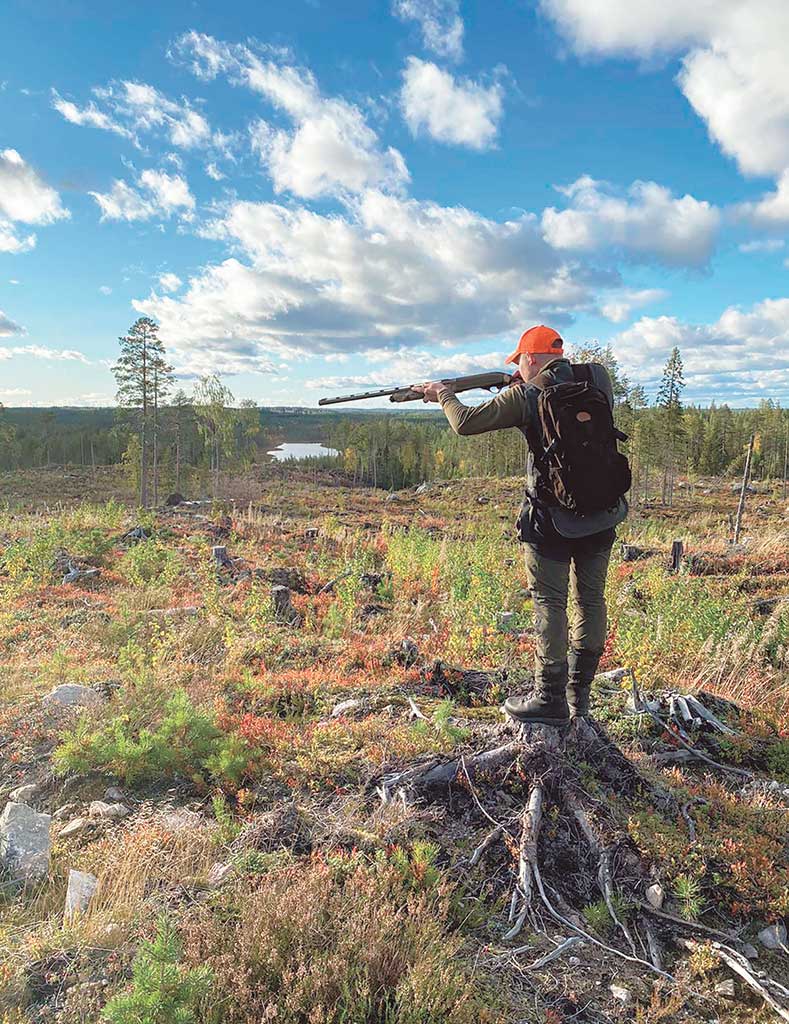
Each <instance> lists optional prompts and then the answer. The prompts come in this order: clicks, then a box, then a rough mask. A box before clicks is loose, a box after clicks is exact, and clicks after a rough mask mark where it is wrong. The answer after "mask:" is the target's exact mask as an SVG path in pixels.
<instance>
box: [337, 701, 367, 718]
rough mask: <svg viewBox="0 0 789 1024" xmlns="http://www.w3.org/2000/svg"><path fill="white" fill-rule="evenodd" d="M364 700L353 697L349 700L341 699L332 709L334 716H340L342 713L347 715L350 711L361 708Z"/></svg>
mask: <svg viewBox="0 0 789 1024" xmlns="http://www.w3.org/2000/svg"><path fill="white" fill-rule="evenodd" d="M361 706H362V702H361V701H360V700H354V698H353V697H351V698H350V699H349V700H341V701H340V703H339V704H335V705H334V707H333V708H332V709H331V716H332V718H339V717H340V715H347V714H348V712H349V711H355V710H356V708H360V707H361Z"/></svg>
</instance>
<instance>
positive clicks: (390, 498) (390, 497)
mask: <svg viewBox="0 0 789 1024" xmlns="http://www.w3.org/2000/svg"><path fill="white" fill-rule="evenodd" d="M399 500H400V495H399V494H396V493H395V492H394V491H391V492H390V493H389V494H387V496H386V497H385V498H384V501H385V502H387V504H388V503H389V502H391V501H399Z"/></svg>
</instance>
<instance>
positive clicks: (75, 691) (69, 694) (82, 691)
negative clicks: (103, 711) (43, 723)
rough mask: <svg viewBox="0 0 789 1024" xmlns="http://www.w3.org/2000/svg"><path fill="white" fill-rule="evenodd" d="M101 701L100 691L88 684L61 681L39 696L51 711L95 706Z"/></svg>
mask: <svg viewBox="0 0 789 1024" xmlns="http://www.w3.org/2000/svg"><path fill="white" fill-rule="evenodd" d="M101 701H102V697H101V694H100V693H97V692H96V690H94V689H93V688H92V687H90V686H80V685H79V684H78V683H62V684H61V685H60V686H56V687H55V689H54V690H52V691H51V692H50V693H48V694H47V695H46V696H45V697H42V698H41V703H42V704H43V705H44V707H45V708H48V709H49V710H51V711H60V710H70V709H72V708H87V707H95V706H96V705H97V704H100V703H101Z"/></svg>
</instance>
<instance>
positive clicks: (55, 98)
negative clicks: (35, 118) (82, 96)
mask: <svg viewBox="0 0 789 1024" xmlns="http://www.w3.org/2000/svg"><path fill="white" fill-rule="evenodd" d="M52 106H53V107H54V108H55V110H57V112H58V113H59V114H62V116H63V117H65V119H66V120H67V121H69V122H70V123H71V124H76V125H90V126H91V127H92V128H101V129H102V131H105V132H114V133H115V134H116V135H120V136H122V137H123V138H125V139H131V140H132V141H136V139H135V135H134V132H132V131H130V130H129V129H128V128H124V126H123V125H121V124H118V122H117V121H113V119H112V118H111V117H110V116H109V114H106V113H105V112H104V111H103V110H99V108H98V107H97V106H96V104H95V103H94V102H93V101H92V100H91V102H90V103H88V105H87V106H85V107H78V106H77V105H76V103H72V102H71V100H64V99H63V97H62V96H61V95H60V94H59V93H58V92H57V90H56V89H53V90H52Z"/></svg>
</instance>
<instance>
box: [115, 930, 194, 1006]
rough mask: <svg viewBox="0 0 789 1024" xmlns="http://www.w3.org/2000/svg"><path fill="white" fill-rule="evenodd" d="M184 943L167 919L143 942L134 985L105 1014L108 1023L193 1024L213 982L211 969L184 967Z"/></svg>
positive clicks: (136, 964)
mask: <svg viewBox="0 0 789 1024" xmlns="http://www.w3.org/2000/svg"><path fill="white" fill-rule="evenodd" d="M181 956H182V945H181V941H180V939H179V937H178V935H177V933H176V931H175V929H174V928H173V926H172V925H171V924H170V923H169V922H168V921H167V919H166V918H162V919H161V920H160V922H159V926H158V928H157V932H156V935H155V936H154V938H153V939H151V940H150V941H147V942H143V943H142V944H141V946H140V948H139V951H138V952H137V956H136V957H135V960H134V966H133V967H132V986H131V988H130V989H129V991H127V992H122V993H119V994H118V995H116V996H114V997H113V998H112V999H110V1001H109V1002H108V1003H107V1005H106V1006H105V1007H104V1010H103V1012H102V1015H101V1016H102V1019H103V1020H104V1021H107V1024H191V1022H192V1021H195V1020H197V1019H198V1018H197V1006H198V1003H199V1002H200V1000H201V999H202V998H203V997H204V996H205V995H206V994H207V993H208V990H209V988H210V985H211V982H212V974H211V970H210V968H209V967H206V966H205V965H200V966H197V967H184V966H182V964H181Z"/></svg>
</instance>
